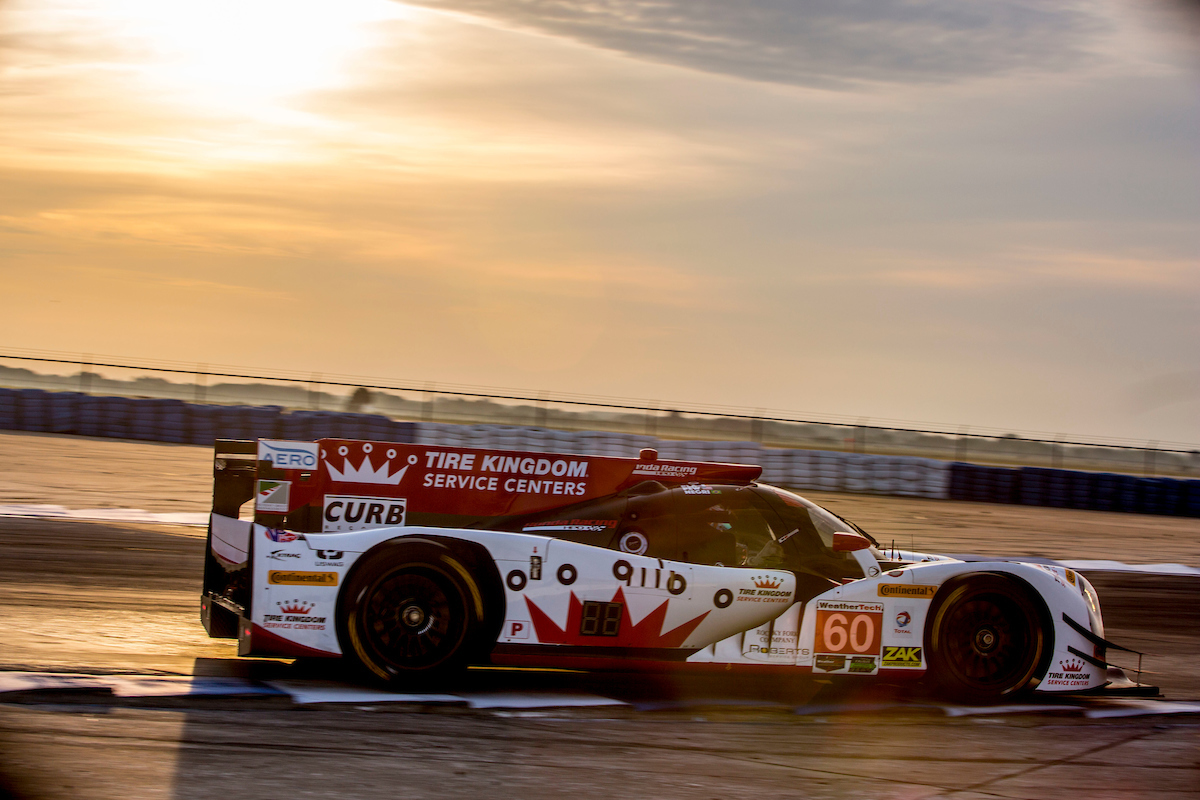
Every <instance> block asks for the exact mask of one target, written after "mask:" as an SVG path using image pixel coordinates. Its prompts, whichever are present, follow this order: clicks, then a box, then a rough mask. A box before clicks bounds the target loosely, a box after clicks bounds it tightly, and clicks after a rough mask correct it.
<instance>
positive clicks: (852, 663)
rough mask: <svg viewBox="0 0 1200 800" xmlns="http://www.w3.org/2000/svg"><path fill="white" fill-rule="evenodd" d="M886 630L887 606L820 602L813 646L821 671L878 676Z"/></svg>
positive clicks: (847, 602) (853, 602)
mask: <svg viewBox="0 0 1200 800" xmlns="http://www.w3.org/2000/svg"><path fill="white" fill-rule="evenodd" d="M882 628H883V603H864V602H859V601H853V600H848V601H836V600H835V601H829V600H818V601H817V619H816V637H815V638H816V641H815V642H814V643H813V644H814V646H813V653H814V655H815V656H816V657H817V659H816V662H815V664H816V665H817V668H818V669H820V670H821V671H823V672H852V673H858V674H874V673H875V672H876V670H877V669H878V667H879V661H878V656H879V652H880V644H881V641H880V640H881V633H882ZM822 664H824V665H825V666H821V665H822ZM838 664H840V665H841V666H836V665H838Z"/></svg>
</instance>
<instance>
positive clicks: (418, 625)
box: [338, 540, 485, 682]
mask: <svg viewBox="0 0 1200 800" xmlns="http://www.w3.org/2000/svg"><path fill="white" fill-rule="evenodd" d="M481 597H482V594H481V592H480V589H479V586H478V583H477V581H476V579H475V578H474V577H473V576H472V573H471V571H470V570H469V569H468V568H467V566H466V564H464V559H463V558H461V557H459V556H458V555H456V554H455V553H453V552H452V551H451V550H450V549H448V548H446V547H444V546H442V545H440V544H438V543H436V542H429V541H421V540H418V541H404V540H399V541H394V542H386V543H384V544H382V545H380V546H379V547H378V548H376V550H375V551H374V552H373V553H370V554H368V556H367V558H366V560H365V562H364V563H362V564H361V565H360V566H359V567H357V568H356V569H355V570H354V572H353V573H352V574H351V575H350V577H349V580H348V581H347V583H346V587H345V589H344V590H343V592H342V596H341V600H340V601H339V604H338V605H339V610H338V635H339V639H340V641H341V644H342V652H343V653H345V654H346V655H347V656H350V657H352V658H354V659H355V660H357V661H358V663H359V664H361V665H362V667H363V668H364V669H365V670H366V672H367V673H368V674H369V675H371V676H372V677H374V678H377V679H379V680H383V681H388V682H403V681H405V680H406V679H407V680H410V681H411V680H423V681H425V682H428V681H429V680H431V679H434V678H436V677H444V676H449V675H453V674H455V673H457V672H459V671H461V670H462V669H463V668H465V667H466V665H467V662H468V661H469V660H470V658H471V657H472V655H474V654H476V653H477V652H478V651H479V643H480V638H481V636H482V635H483V633H484V631H485V624H484V609H483V604H482V602H481Z"/></svg>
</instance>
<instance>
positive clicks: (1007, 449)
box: [0, 351, 1200, 478]
mask: <svg viewBox="0 0 1200 800" xmlns="http://www.w3.org/2000/svg"><path fill="white" fill-rule="evenodd" d="M55 355H56V354H51V353H44V352H41V353H34V352H33V351H25V354H13V353H11V352H8V353H5V352H0V360H5V359H12V360H16V361H18V362H23V363H31V362H43V363H46V364H58V365H60V366H61V365H77V366H78V367H79V373H78V374H77V375H73V376H65V375H43V374H38V373H34V372H31V371H30V370H27V369H12V368H5V367H3V366H0V386H9V387H13V388H39V389H43V390H51V391H56V392H59V391H62V390H73V391H76V392H78V393H81V394H85V395H93V394H110V395H122V396H126V397H129V396H137V397H149V398H154V399H159V400H177V401H186V402H190V403H192V404H194V405H204V404H209V405H213V406H220V405H235V406H256V407H257V406H278V407H279V408H281V409H292V410H307V411H322V412H323V413H329V409H331V408H347V409H350V410H355V409H361V408H362V407H363V406H364V405H365V406H366V407H368V408H370V409H371V410H373V411H375V412H377V413H378V414H379V415H381V416H383V417H387V418H391V419H399V420H406V421H413V422H424V423H437V422H442V423H455V424H458V425H478V424H487V425H500V426H523V427H537V428H555V429H560V430H565V431H611V432H620V433H630V434H639V435H647V436H652V437H655V438H658V439H692V440H731V441H742V440H745V441H751V442H755V443H758V444H761V445H764V446H767V447H773V448H790V449H807V450H821V451H838V452H846V453H855V454H870V455H892V456H919V457H924V458H934V459H938V460H941V461H961V462H966V461H970V462H973V463H979V464H985V465H990V466H999V467H1010V468H1011V467H1045V468H1053V469H1072V470H1088V471H1098V472H1119V473H1126V474H1134V473H1140V474H1142V475H1145V476H1153V475H1160V476H1173V477H1179V478H1191V477H1200V448H1196V447H1194V446H1190V445H1179V446H1172V445H1169V444H1161V443H1158V442H1146V443H1144V444H1135V443H1130V442H1123V441H1120V440H1099V439H1097V440H1092V441H1069V440H1066V439H1063V438H1061V437H1060V438H1036V437H1029V436H1018V435H1015V434H1011V433H999V432H987V431H985V430H982V429H978V428H975V429H965V428H964V429H961V430H958V431H938V430H931V429H918V428H913V427H903V426H887V425H871V424H867V422H868V421H867V420H858V421H855V422H847V421H830V420H823V421H822V420H803V419H794V418H790V417H787V416H784V415H781V414H772V413H769V412H764V411H756V412H748V411H746V410H744V409H740V410H739V409H714V408H707V409H706V408H701V407H678V408H667V407H663V406H661V405H655V404H652V403H646V402H642V403H637V402H627V401H618V400H616V399H611V398H588V397H583V396H578V395H550V394H544V395H542V396H539V397H528V396H522V395H519V394H516V393H505V392H498V391H492V392H487V391H482V390H477V389H472V388H471V387H446V386H442V387H434V386H432V385H430V384H425V385H398V384H386V383H383V382H380V381H378V380H375V379H364V378H351V377H345V378H339V377H337V376H325V377H322V376H320V375H297V374H287V373H275V374H251V373H250V372H248V371H245V370H239V369H236V368H228V369H209V368H206V367H204V366H203V365H183V364H170V363H167V362H152V363H141V364H139V363H133V362H122V361H119V360H111V359H110V360H107V361H103V362H102V361H100V360H97V359H90V358H78V357H76V358H66V357H55ZM100 368H105V369H109V370H125V371H129V372H130V374H131V375H136V376H137V377H135V378H133V379H130V380H113V379H111V378H105V377H103V376H101V375H100V374H99V373H98V372H96V371H95V370H98V369H100ZM159 375H175V376H179V377H182V378H184V379H185V380H187V381H188V382H186V383H183V382H180V383H176V382H171V381H167V380H164V379H162V378H161V377H152V376H159ZM231 379H232V380H238V381H258V382H257V383H233V382H228V381H229V380H231ZM218 380H225V381H227V382H224V383H218V382H217V381H218ZM264 381H265V382H267V383H263V382H264ZM333 392H341V394H334V393H333ZM212 413H214V414H216V413H217V412H212Z"/></svg>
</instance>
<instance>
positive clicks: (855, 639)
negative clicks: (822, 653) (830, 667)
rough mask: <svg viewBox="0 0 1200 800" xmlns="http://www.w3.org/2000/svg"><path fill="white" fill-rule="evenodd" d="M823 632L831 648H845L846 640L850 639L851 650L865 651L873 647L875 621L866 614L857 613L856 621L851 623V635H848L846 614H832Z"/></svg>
mask: <svg viewBox="0 0 1200 800" xmlns="http://www.w3.org/2000/svg"><path fill="white" fill-rule="evenodd" d="M822 633H823V634H824V637H825V644H826V645H828V646H829V649H830V650H833V651H835V652H841V651H843V650H845V649H846V640H847V639H849V642H850V649H851V650H853V651H854V652H856V653H865V652H867V651H868V650H870V649H871V642H872V640H873V639H874V638H875V622H874V621H873V620H872V619H871V618H870V617H869V616H867V615H866V614H855V615H854V621H853V622H851V623H850V635H849V636H847V635H846V615H845V614H830V615H829V619H827V620H825V628H824V630H823V631H822Z"/></svg>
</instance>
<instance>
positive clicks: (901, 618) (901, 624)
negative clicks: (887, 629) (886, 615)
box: [896, 611, 912, 628]
mask: <svg viewBox="0 0 1200 800" xmlns="http://www.w3.org/2000/svg"><path fill="white" fill-rule="evenodd" d="M910 622H912V614H909V613H908V612H907V611H901V612H900V613H899V614H897V615H896V627H897V628H907V627H908V623H910Z"/></svg>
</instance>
